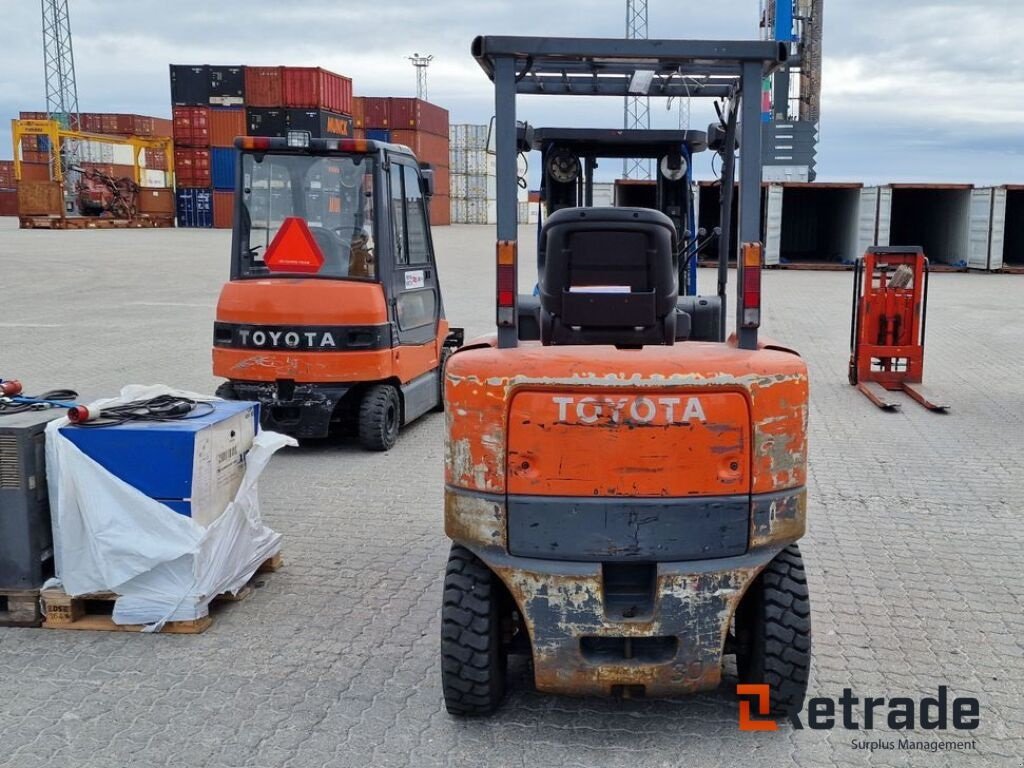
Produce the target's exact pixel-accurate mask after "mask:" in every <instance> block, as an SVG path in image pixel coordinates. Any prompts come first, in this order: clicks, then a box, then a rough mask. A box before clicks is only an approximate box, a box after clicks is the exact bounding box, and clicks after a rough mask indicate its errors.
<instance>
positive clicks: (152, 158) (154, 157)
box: [144, 147, 167, 171]
mask: <svg viewBox="0 0 1024 768" xmlns="http://www.w3.org/2000/svg"><path fill="white" fill-rule="evenodd" d="M144 151H145V153H146V155H145V157H146V168H148V169H149V170H151V171H166V170H167V152H166V151H164V150H162V149H153V148H151V147H147V148H146V149H145V150H144Z"/></svg>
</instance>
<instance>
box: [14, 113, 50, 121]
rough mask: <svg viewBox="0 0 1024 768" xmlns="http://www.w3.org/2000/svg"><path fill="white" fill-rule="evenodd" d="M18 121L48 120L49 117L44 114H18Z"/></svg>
mask: <svg viewBox="0 0 1024 768" xmlns="http://www.w3.org/2000/svg"><path fill="white" fill-rule="evenodd" d="M18 119H19V120H48V119H49V116H48V115H47V114H46V113H45V112H19V113H18Z"/></svg>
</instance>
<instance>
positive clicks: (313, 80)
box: [281, 67, 352, 115]
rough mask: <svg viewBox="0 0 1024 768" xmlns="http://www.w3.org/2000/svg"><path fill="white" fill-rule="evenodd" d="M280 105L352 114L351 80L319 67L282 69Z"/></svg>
mask: <svg viewBox="0 0 1024 768" xmlns="http://www.w3.org/2000/svg"><path fill="white" fill-rule="evenodd" d="M281 93H282V96H283V97H284V99H283V102H284V104H283V106H286V107H307V108H311V109H313V108H319V109H327V110H330V111H331V112H339V113H341V114H344V115H351V114H352V80H350V79H349V78H347V77H344V76H342V75H337V74H335V73H334V72H328V71H327V70H326V69H321V68H320V67H283V68H282V70H281Z"/></svg>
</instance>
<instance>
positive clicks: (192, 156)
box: [174, 149, 211, 187]
mask: <svg viewBox="0 0 1024 768" xmlns="http://www.w3.org/2000/svg"><path fill="white" fill-rule="evenodd" d="M174 173H175V176H176V178H177V182H178V185H179V186H182V187H209V186H210V183H211V178H210V150H208V149H176V150H174Z"/></svg>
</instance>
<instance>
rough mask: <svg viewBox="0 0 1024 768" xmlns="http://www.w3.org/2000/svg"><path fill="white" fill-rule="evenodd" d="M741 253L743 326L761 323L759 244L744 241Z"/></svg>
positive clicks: (748, 326)
mask: <svg viewBox="0 0 1024 768" xmlns="http://www.w3.org/2000/svg"><path fill="white" fill-rule="evenodd" d="M741 250H742V254H743V327H744V328H757V327H759V326H760V325H761V244H760V243H744V244H743V247H742V249H741Z"/></svg>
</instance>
